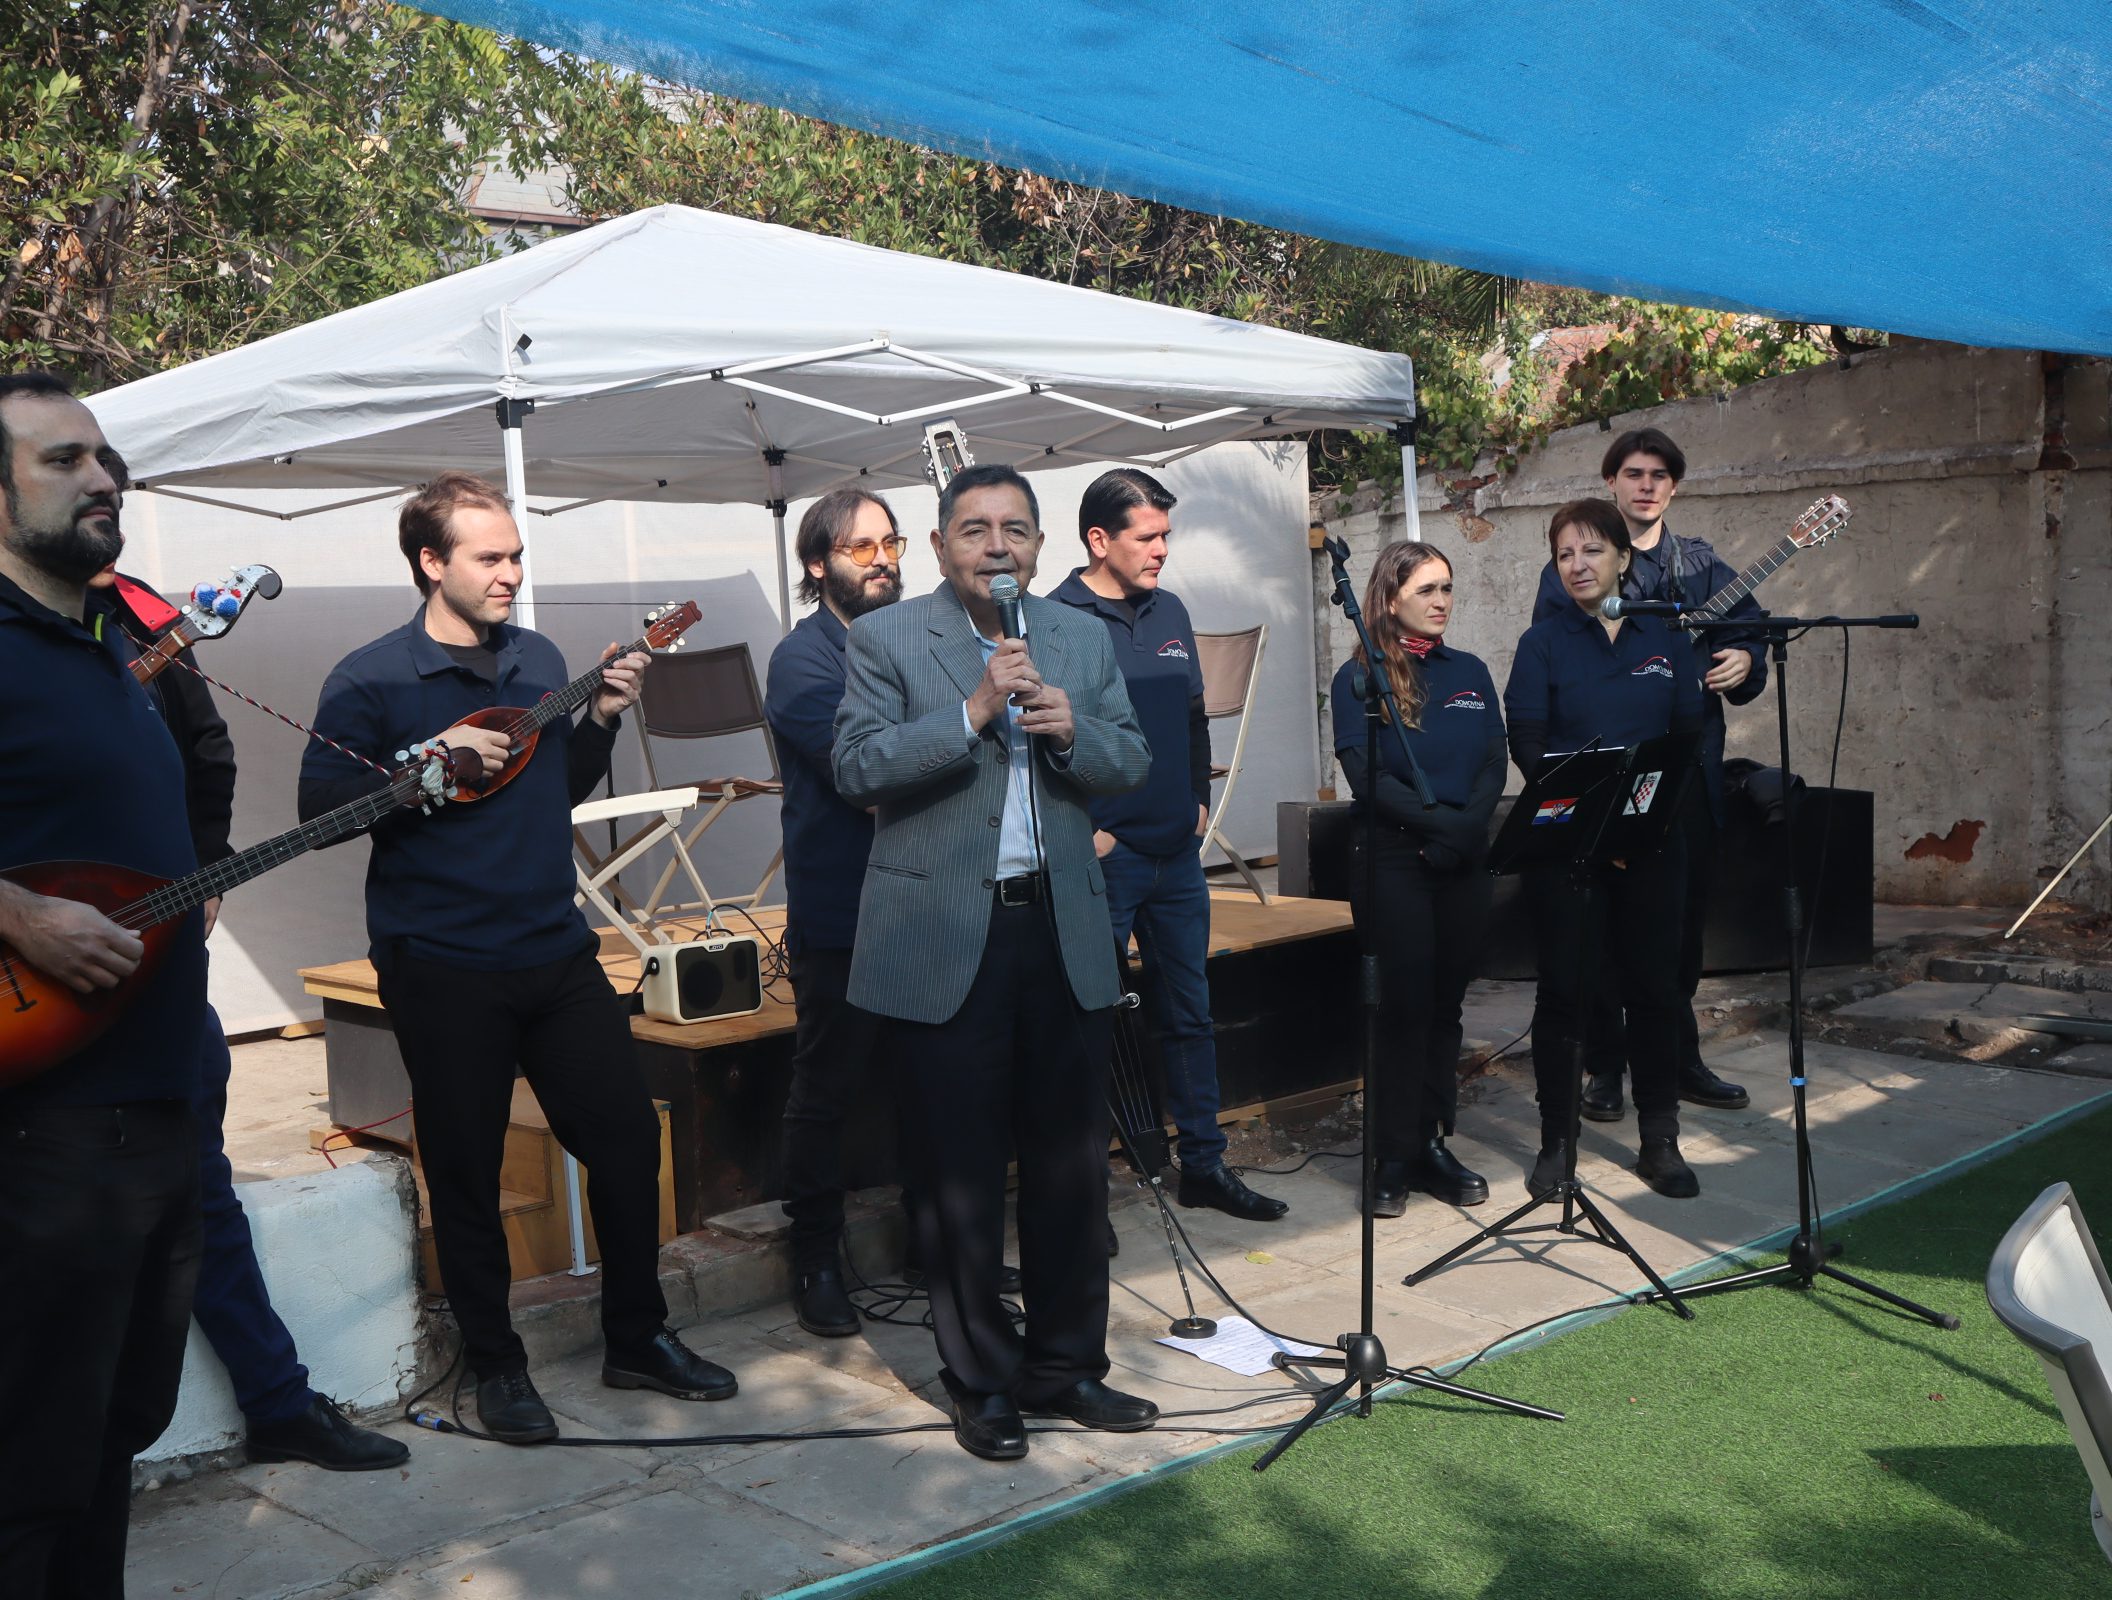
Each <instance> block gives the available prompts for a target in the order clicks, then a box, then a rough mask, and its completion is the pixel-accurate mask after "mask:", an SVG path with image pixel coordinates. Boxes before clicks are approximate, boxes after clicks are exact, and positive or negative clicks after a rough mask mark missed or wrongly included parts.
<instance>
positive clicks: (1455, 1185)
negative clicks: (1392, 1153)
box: [1408, 1134, 1489, 1206]
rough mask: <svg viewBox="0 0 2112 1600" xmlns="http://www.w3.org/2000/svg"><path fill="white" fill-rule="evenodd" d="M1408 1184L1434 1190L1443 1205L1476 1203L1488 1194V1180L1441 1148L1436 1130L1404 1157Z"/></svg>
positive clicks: (1480, 1201)
mask: <svg viewBox="0 0 2112 1600" xmlns="http://www.w3.org/2000/svg"><path fill="white" fill-rule="evenodd" d="M1408 1187H1409V1188H1411V1189H1420V1190H1422V1191H1423V1193H1425V1194H1434V1195H1436V1196H1437V1198H1438V1199H1440V1200H1442V1201H1444V1202H1445V1203H1446V1204H1447V1205H1454V1206H1478V1205H1480V1204H1481V1203H1482V1202H1483V1201H1484V1200H1486V1199H1488V1197H1489V1180H1488V1179H1486V1178H1484V1177H1483V1176H1482V1175H1481V1174H1480V1173H1478V1172H1473V1171H1470V1170H1469V1169H1468V1168H1467V1167H1466V1165H1465V1164H1464V1163H1463V1162H1461V1160H1460V1159H1459V1157H1458V1156H1456V1155H1454V1154H1453V1153H1452V1152H1451V1151H1449V1150H1447V1149H1446V1148H1445V1139H1444V1135H1443V1134H1438V1135H1437V1136H1435V1137H1434V1138H1432V1139H1431V1140H1430V1142H1429V1143H1427V1144H1425V1145H1424V1146H1423V1147H1422V1148H1421V1149H1420V1150H1418V1151H1416V1153H1415V1154H1414V1156H1412V1157H1411V1158H1410V1159H1409V1161H1408Z"/></svg>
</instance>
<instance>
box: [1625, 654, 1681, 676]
mask: <svg viewBox="0 0 2112 1600" xmlns="http://www.w3.org/2000/svg"><path fill="white" fill-rule="evenodd" d="M1651 674H1655V675H1656V676H1658V677H1660V678H1669V677H1671V676H1672V663H1671V662H1669V661H1667V660H1666V659H1665V658H1664V657H1663V656H1652V657H1651V658H1650V659H1649V660H1648V661H1645V662H1644V663H1643V664H1642V665H1641V666H1639V667H1637V668H1636V669H1635V671H1633V672H1631V673H1630V674H1628V676H1630V677H1631V678H1641V677H1647V676H1649V675H1651Z"/></svg>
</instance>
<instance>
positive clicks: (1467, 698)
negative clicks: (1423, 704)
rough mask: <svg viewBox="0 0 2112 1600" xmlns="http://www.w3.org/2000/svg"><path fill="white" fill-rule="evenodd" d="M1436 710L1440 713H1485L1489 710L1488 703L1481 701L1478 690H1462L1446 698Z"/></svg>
mask: <svg viewBox="0 0 2112 1600" xmlns="http://www.w3.org/2000/svg"><path fill="white" fill-rule="evenodd" d="M1438 709H1439V710H1440V711H1486V710H1488V709H1489V703H1488V701H1486V700H1484V699H1482V697H1481V691H1480V690H1479V689H1462V690H1460V691H1459V692H1458V693H1457V694H1453V695H1449V696H1447V697H1446V699H1445V703H1444V704H1443V705H1442V706H1440V707H1439V708H1438Z"/></svg>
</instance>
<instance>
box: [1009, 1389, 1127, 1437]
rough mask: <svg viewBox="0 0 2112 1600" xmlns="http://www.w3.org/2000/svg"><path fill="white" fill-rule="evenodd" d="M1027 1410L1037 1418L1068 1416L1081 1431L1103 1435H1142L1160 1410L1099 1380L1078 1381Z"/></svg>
mask: <svg viewBox="0 0 2112 1600" xmlns="http://www.w3.org/2000/svg"><path fill="white" fill-rule="evenodd" d="M1027 1410H1028V1411H1029V1412H1030V1413H1031V1414H1032V1415H1034V1416H1037V1417H1068V1418H1070V1420H1071V1421H1073V1422H1075V1423H1077V1424H1078V1426H1079V1427H1081V1428H1098V1429H1099V1430H1100V1431H1101V1432H1102V1433H1142V1432H1143V1431H1144V1430H1145V1429H1146V1428H1149V1427H1150V1426H1152V1424H1154V1423H1155V1422H1157V1421H1158V1420H1159V1408H1158V1407H1157V1406H1155V1405H1153V1404H1152V1403H1151V1402H1150V1401H1149V1400H1146V1399H1145V1398H1144V1397H1143V1396H1142V1395H1134V1394H1124V1393H1123V1392H1122V1391H1121V1390H1119V1389H1110V1388H1109V1387H1108V1386H1107V1385H1106V1384H1104V1383H1102V1382H1101V1381H1100V1380H1099V1379H1098V1378H1080V1379H1079V1380H1078V1381H1077V1382H1076V1383H1074V1384H1072V1385H1071V1386H1070V1387H1069V1388H1068V1389H1066V1390H1064V1391H1063V1392H1062V1393H1061V1394H1054V1395H1051V1396H1049V1398H1048V1399H1046V1400H1042V1401H1038V1402H1036V1403H1035V1404H1033V1405H1030V1406H1028V1407H1027Z"/></svg>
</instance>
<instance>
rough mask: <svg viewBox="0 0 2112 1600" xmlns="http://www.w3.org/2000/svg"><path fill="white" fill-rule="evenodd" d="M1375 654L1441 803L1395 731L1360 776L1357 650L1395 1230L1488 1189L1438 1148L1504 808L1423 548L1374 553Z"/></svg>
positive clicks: (1496, 756)
mask: <svg viewBox="0 0 2112 1600" xmlns="http://www.w3.org/2000/svg"><path fill="white" fill-rule="evenodd" d="M1364 615H1365V618H1366V621H1367V624H1368V626H1369V627H1370V629H1371V638H1372V643H1373V644H1374V645H1376V646H1377V647H1378V651H1379V654H1380V655H1381V656H1382V657H1383V658H1384V664H1383V669H1382V670H1384V671H1385V673H1386V674H1387V676H1388V678H1389V679H1390V680H1391V682H1392V686H1393V692H1394V699H1395V700H1396V701H1397V702H1398V703H1399V705H1400V708H1401V716H1402V719H1403V722H1404V723H1405V725H1406V727H1407V730H1408V743H1409V745H1410V746H1411V747H1412V748H1413V749H1414V751H1415V759H1416V761H1417V762H1418V763H1420V765H1421V766H1422V769H1423V772H1424V774H1425V776H1427V777H1428V778H1429V780H1430V789H1431V793H1432V794H1433V795H1434V796H1435V798H1436V800H1437V802H1438V804H1437V805H1436V807H1435V808H1434V809H1431V810H1427V811H1426V810H1424V809H1423V805H1422V802H1421V801H1420V800H1418V799H1417V798H1416V795H1415V791H1414V789H1413V787H1412V786H1411V783H1410V780H1409V774H1408V765H1407V762H1406V760H1405V758H1404V757H1403V756H1402V754H1401V747H1400V746H1401V742H1400V740H1398V739H1396V738H1395V737H1394V732H1393V729H1392V728H1391V727H1386V728H1381V729H1380V730H1379V770H1378V772H1377V773H1376V774H1375V775H1374V774H1373V773H1372V772H1371V771H1370V770H1369V769H1368V768H1367V766H1366V763H1365V748H1364V704H1363V701H1362V700H1361V699H1359V697H1358V695H1357V692H1356V691H1357V687H1358V683H1357V680H1358V679H1359V678H1360V677H1362V675H1363V673H1364V664H1363V650H1362V647H1361V646H1360V647H1359V649H1358V652H1357V659H1355V660H1353V661H1348V662H1345V663H1343V666H1342V670H1341V671H1340V672H1337V673H1336V674H1335V681H1334V687H1333V689H1332V691H1331V693H1332V696H1333V701H1332V703H1333V706H1334V720H1335V759H1336V760H1337V761H1339V762H1340V763H1341V765H1342V771H1343V774H1344V775H1345V776H1346V777H1347V778H1348V779H1349V787H1350V791H1351V793H1352V794H1354V795H1355V796H1356V801H1357V809H1358V815H1359V822H1358V824H1357V827H1356V831H1355V833H1354V835H1353V837H1354V839H1355V841H1356V845H1357V849H1358V851H1359V852H1360V853H1359V856H1358V858H1357V859H1356V860H1355V862H1354V863H1353V865H1352V870H1351V874H1350V885H1351V889H1350V893H1351V900H1350V904H1351V907H1352V909H1353V910H1354V911H1355V913H1356V919H1357V925H1358V927H1359V928H1365V927H1369V928H1370V929H1371V932H1372V934H1373V938H1374V942H1375V944H1376V945H1377V950H1378V958H1379V978H1380V991H1379V993H1380V1001H1379V1029H1380V1034H1381V1036H1382V1038H1383V1040H1384V1054H1383V1055H1382V1056H1381V1057H1380V1060H1379V1063H1378V1065H1379V1068H1380V1070H1381V1071H1382V1072H1383V1073H1384V1079H1383V1081H1382V1082H1381V1083H1380V1084H1379V1085H1378V1091H1379V1093H1378V1112H1379V1120H1378V1121H1377V1122H1376V1123H1375V1124H1374V1125H1373V1127H1372V1143H1373V1146H1374V1147H1375V1149H1376V1151H1377V1155H1378V1163H1379V1166H1378V1176H1377V1181H1376V1184H1375V1186H1374V1189H1373V1193H1372V1211H1373V1213H1374V1214H1375V1215H1377V1216H1382V1217H1397V1216H1399V1215H1400V1214H1401V1213H1402V1212H1403V1211H1405V1210H1406V1209H1407V1207H1408V1191H1409V1190H1411V1189H1421V1190H1423V1191H1425V1192H1426V1193H1429V1194H1434V1195H1436V1196H1437V1197H1438V1198H1439V1199H1440V1200H1446V1201H1449V1202H1450V1203H1451V1204H1453V1205H1456V1206H1474V1205H1480V1204H1481V1203H1482V1202H1483V1201H1484V1200H1486V1199H1488V1197H1489V1185H1488V1180H1487V1179H1485V1178H1483V1177H1482V1176H1481V1175H1480V1174H1479V1173H1475V1172H1470V1171H1468V1170H1467V1168H1466V1167H1465V1166H1463V1165H1462V1164H1461V1163H1460V1161H1459V1158H1458V1157H1456V1156H1454V1155H1453V1154H1452V1153H1451V1151H1449V1150H1447V1149H1446V1148H1445V1138H1446V1136H1447V1135H1448V1134H1450V1133H1451V1132H1452V1131H1453V1123H1454V1119H1455V1117H1456V1115H1457V1110H1458V1104H1459V1075H1458V1066H1459V1041H1460V1021H1459V1008H1460V1001H1461V1000H1462V999H1463V998H1464V996H1465V995H1466V992H1467V980H1468V979H1469V978H1471V977H1472V976H1473V974H1474V963H1475V960H1476V958H1477V957H1478V956H1479V955H1480V953H1481V938H1482V932H1483V930H1484V929H1485V928H1486V927H1487V925H1488V917H1489V879H1488V875H1487V874H1486V873H1484V872H1483V871H1482V870H1481V865H1482V861H1483V859H1484V858H1485V857H1486V856H1487V854H1488V850H1489V817H1490V815H1491V814H1492V813H1493V812H1494V811H1495V809H1496V801H1497V798H1498V796H1500V795H1501V794H1502V793H1503V778H1504V772H1505V770H1506V762H1505V759H1504V741H1503V712H1502V709H1501V708H1500V707H1499V705H1498V704H1497V700H1496V685H1495V682H1494V680H1492V679H1491V678H1490V677H1489V669H1488V668H1487V667H1486V666H1485V665H1483V664H1482V660H1481V658H1480V657H1479V656H1472V655H1468V654H1467V652H1466V651H1464V650H1455V649H1452V648H1450V647H1449V646H1447V645H1446V644H1445V642H1444V633H1445V624H1446V622H1447V621H1449V620H1450V618H1451V615H1452V563H1451V562H1449V561H1447V560H1446V559H1445V558H1444V556H1443V554H1441V553H1440V552H1439V551H1438V550H1436V549H1435V548H1433V547H1432V546H1430V545H1427V544H1417V543H1413V542H1411V541H1408V540H1401V541H1399V542H1397V543H1394V544H1390V545H1388V546H1387V547H1386V548H1385V549H1383V550H1381V551H1380V552H1379V559H1378V561H1377V563H1376V564H1375V565H1374V566H1373V567H1372V570H1371V582H1370V583H1369V584H1368V585H1366V587H1365V591H1364ZM1367 806H1369V807H1372V808H1374V809H1375V810H1376V811H1377V813H1378V829H1377V833H1378V904H1377V906H1376V907H1373V906H1370V905H1367V904H1365V903H1364V863H1363V860H1362V858H1361V851H1362V848H1363V843H1364V830H1363V824H1362V820H1361V819H1362V814H1363V810H1364V808H1365V807H1367Z"/></svg>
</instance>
